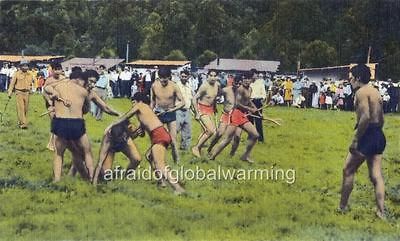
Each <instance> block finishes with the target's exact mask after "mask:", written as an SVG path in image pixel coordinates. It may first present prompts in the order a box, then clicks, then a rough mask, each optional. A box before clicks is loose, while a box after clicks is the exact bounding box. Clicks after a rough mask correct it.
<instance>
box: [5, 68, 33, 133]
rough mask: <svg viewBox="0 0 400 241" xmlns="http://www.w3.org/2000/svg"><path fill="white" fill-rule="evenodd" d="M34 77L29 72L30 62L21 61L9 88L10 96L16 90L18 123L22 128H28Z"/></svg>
mask: <svg viewBox="0 0 400 241" xmlns="http://www.w3.org/2000/svg"><path fill="white" fill-rule="evenodd" d="M32 84H33V77H32V74H31V73H30V72H29V67H28V62H27V61H21V65H20V70H18V71H17V72H15V74H14V75H13V76H12V80H11V83H10V87H9V88H8V98H11V95H12V92H14V91H15V98H16V101H17V115H18V125H19V128H21V129H27V128H28V120H27V114H28V104H29V93H30V92H31V90H32Z"/></svg>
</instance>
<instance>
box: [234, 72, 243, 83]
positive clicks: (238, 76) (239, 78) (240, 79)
mask: <svg viewBox="0 0 400 241" xmlns="http://www.w3.org/2000/svg"><path fill="white" fill-rule="evenodd" d="M242 80H243V76H242V75H241V74H237V75H235V78H234V79H233V82H234V83H235V84H236V83H240V82H241V81H242Z"/></svg>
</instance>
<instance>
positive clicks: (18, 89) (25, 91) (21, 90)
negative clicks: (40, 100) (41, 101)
mask: <svg viewBox="0 0 400 241" xmlns="http://www.w3.org/2000/svg"><path fill="white" fill-rule="evenodd" d="M15 90H17V91H21V92H29V89H27V90H20V89H15Z"/></svg>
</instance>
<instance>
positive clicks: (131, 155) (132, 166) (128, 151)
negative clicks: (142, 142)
mask: <svg viewBox="0 0 400 241" xmlns="http://www.w3.org/2000/svg"><path fill="white" fill-rule="evenodd" d="M122 153H124V154H125V156H126V157H128V159H129V161H130V163H129V165H128V168H127V170H136V168H137V167H138V166H139V164H140V161H141V159H142V158H141V157H140V154H139V151H138V150H137V148H136V145H135V144H134V143H133V141H132V139H128V143H127V145H126V147H125V148H124V149H123V150H122Z"/></svg>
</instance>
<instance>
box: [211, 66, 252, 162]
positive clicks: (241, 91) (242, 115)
mask: <svg viewBox="0 0 400 241" xmlns="http://www.w3.org/2000/svg"><path fill="white" fill-rule="evenodd" d="M252 78H253V73H252V72H250V71H249V72H246V73H245V75H244V79H243V83H242V85H241V86H240V87H239V88H238V89H237V91H236V104H235V108H234V109H233V111H232V114H231V122H230V125H229V126H228V127H227V128H226V131H225V138H224V139H223V140H222V142H221V143H220V144H219V145H218V146H217V147H216V148H214V149H213V150H212V152H211V155H210V159H211V160H214V159H215V157H216V156H217V155H218V154H219V153H220V152H221V151H222V150H223V149H224V148H225V147H226V146H227V145H228V144H229V143H230V142H231V140H232V138H233V136H234V135H235V131H236V128H237V127H240V128H241V129H243V130H245V131H246V132H247V133H248V135H249V138H248V144H247V147H246V151H245V153H244V154H243V155H242V156H241V157H240V159H241V160H242V161H247V162H249V163H253V161H252V160H251V159H250V157H249V156H250V152H251V150H252V149H253V147H254V145H255V144H256V142H257V139H258V137H259V135H258V132H257V130H256V128H255V127H254V126H253V124H251V122H250V121H249V120H248V119H247V114H246V113H249V112H250V113H254V114H256V113H258V110H257V108H256V107H255V106H254V104H253V102H252V101H251V99H250V96H251V88H250V83H251V82H252Z"/></svg>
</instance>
